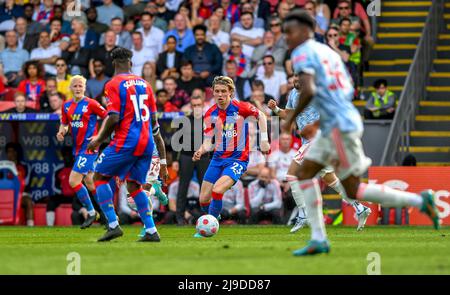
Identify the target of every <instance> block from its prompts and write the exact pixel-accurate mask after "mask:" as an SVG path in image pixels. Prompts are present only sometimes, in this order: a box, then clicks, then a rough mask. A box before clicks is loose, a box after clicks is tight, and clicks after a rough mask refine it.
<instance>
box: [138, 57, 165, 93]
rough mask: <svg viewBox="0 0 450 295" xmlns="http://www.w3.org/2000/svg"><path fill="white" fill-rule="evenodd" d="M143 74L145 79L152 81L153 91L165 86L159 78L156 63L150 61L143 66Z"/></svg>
mask: <svg viewBox="0 0 450 295" xmlns="http://www.w3.org/2000/svg"><path fill="white" fill-rule="evenodd" d="M141 76H142V78H144V80H145V81H147V82H148V83H150V85H151V86H152V89H153V91H156V90H158V89H162V88H163V83H162V82H161V80H159V79H158V76H157V75H156V73H155V64H154V63H153V62H149V61H148V62H146V63H145V64H144V65H143V66H142V73H141Z"/></svg>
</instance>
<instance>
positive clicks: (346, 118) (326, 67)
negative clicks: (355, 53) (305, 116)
mask: <svg viewBox="0 0 450 295" xmlns="http://www.w3.org/2000/svg"><path fill="white" fill-rule="evenodd" d="M291 60H292V64H293V68H294V72H295V73H306V74H310V75H313V76H314V83H315V84H316V93H315V95H314V97H313V99H312V103H311V104H312V105H313V106H314V107H315V109H316V110H317V111H318V112H319V115H320V129H321V130H322V132H323V134H324V135H328V134H329V133H330V132H331V130H332V129H334V128H338V129H339V130H340V131H342V132H354V131H362V130H363V125H362V120H361V116H360V114H359V112H358V110H357V109H356V108H355V107H354V106H353V104H352V98H353V94H354V88H353V85H352V82H351V77H350V75H349V73H348V71H347V69H346V67H345V65H344V63H343V62H342V59H341V57H340V56H339V55H338V54H337V53H336V52H335V51H333V50H332V49H331V48H329V47H328V46H327V45H324V44H321V43H318V42H316V41H314V40H312V39H310V40H308V41H306V42H304V43H303V44H301V45H299V46H298V47H297V48H295V49H294V51H293V52H292V57H291Z"/></svg>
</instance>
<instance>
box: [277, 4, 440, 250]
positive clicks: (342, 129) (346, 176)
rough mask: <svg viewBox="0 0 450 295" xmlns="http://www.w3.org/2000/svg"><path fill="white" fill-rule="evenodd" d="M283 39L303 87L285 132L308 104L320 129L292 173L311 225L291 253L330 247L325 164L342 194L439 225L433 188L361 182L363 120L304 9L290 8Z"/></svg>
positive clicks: (366, 162)
mask: <svg viewBox="0 0 450 295" xmlns="http://www.w3.org/2000/svg"><path fill="white" fill-rule="evenodd" d="M283 26H284V32H285V36H286V43H287V44H288V46H289V48H290V49H291V50H293V51H292V55H291V60H292V63H293V68H294V72H295V73H297V74H298V75H299V81H300V85H301V86H302V91H301V93H300V98H299V103H298V104H297V106H296V108H295V110H294V112H292V114H291V115H290V116H289V117H288V121H287V123H286V125H284V128H283V129H284V130H285V131H286V132H288V131H290V130H291V128H292V124H293V123H294V120H295V118H296V117H297V115H298V114H300V113H301V112H302V111H303V110H304V109H305V108H306V106H308V105H309V104H310V103H311V102H312V105H313V106H314V107H315V108H316V109H317V110H318V112H319V114H320V130H321V133H320V134H319V135H317V136H316V137H315V138H314V140H313V142H312V143H311V146H310V148H309V150H308V152H307V153H306V155H305V157H304V160H303V162H302V164H301V165H300V166H298V169H297V170H296V171H294V173H293V175H294V176H296V177H297V178H298V181H299V187H300V189H301V190H302V192H303V195H304V196H305V204H306V212H307V213H308V220H309V223H310V226H311V232H312V236H311V240H310V241H309V243H308V244H307V246H306V247H304V248H300V249H298V250H296V251H294V252H293V254H294V255H295V256H303V255H312V254H317V253H324V252H327V253H328V252H329V251H330V245H329V242H328V240H327V236H326V231H325V224H324V220H323V212H322V197H321V193H320V187H319V183H318V181H317V179H315V178H314V176H315V175H316V174H317V173H318V172H319V171H320V170H322V169H323V168H324V167H326V166H329V165H332V166H334V167H336V169H335V171H336V174H337V176H338V177H339V178H340V179H342V185H343V186H344V188H345V190H346V192H347V196H348V197H349V198H351V199H358V200H361V201H368V202H374V203H380V204H382V205H383V206H388V207H406V206H413V207H417V208H419V209H420V211H421V212H423V213H425V214H427V215H428V216H429V217H430V219H431V220H432V222H433V225H434V227H435V228H439V217H438V211H437V209H436V206H435V202H434V192H433V191H431V190H426V191H423V192H422V193H421V196H420V195H417V194H414V193H410V192H404V191H398V190H394V189H391V188H389V187H387V186H384V185H379V184H373V183H370V184H365V183H361V182H360V176H361V175H362V174H363V173H364V172H365V171H366V170H367V168H368V167H369V166H370V164H371V160H370V159H369V158H367V157H366V156H365V155H364V151H363V148H362V143H361V136H362V133H363V124H362V120H361V116H360V114H359V112H358V111H357V109H356V108H355V107H354V106H353V104H352V102H351V100H352V97H353V92H354V88H353V86H352V83H351V78H350V76H349V74H348V72H347V70H346V68H345V66H344V64H343V62H342V60H341V58H340V56H339V55H338V54H337V53H335V52H334V51H333V50H332V49H331V48H329V47H328V46H326V45H324V44H321V43H318V42H316V41H314V28H315V21H314V19H313V18H312V17H311V16H310V15H309V14H308V13H307V12H305V11H304V10H294V11H292V12H290V13H289V14H288V16H287V17H286V18H285V19H284V24H283Z"/></svg>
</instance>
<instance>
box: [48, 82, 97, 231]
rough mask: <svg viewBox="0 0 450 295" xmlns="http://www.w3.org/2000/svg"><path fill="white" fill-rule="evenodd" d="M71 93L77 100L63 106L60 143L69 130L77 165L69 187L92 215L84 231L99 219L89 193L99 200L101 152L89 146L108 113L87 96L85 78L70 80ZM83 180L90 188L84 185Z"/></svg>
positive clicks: (73, 170) (58, 137) (87, 220)
mask: <svg viewBox="0 0 450 295" xmlns="http://www.w3.org/2000/svg"><path fill="white" fill-rule="evenodd" d="M70 89H71V90H72V93H73V98H72V99H70V100H68V101H67V102H65V103H64V104H63V106H62V112H61V125H60V127H59V131H58V133H57V134H56V137H57V139H58V140H59V141H64V135H66V133H67V132H68V131H69V129H70V133H71V134H72V139H73V155H74V156H75V163H74V165H73V168H72V172H71V173H70V176H69V184H70V186H71V187H72V188H73V189H74V190H75V192H76V195H77V197H78V199H79V200H80V202H81V204H83V206H84V207H85V208H86V210H87V211H88V217H87V218H86V220H85V221H84V222H83V224H82V225H81V228H82V229H84V228H87V227H89V226H91V224H92V223H93V222H94V221H95V219H96V213H95V210H94V207H93V205H92V201H91V199H90V198H89V193H88V189H89V191H91V193H92V195H93V196H94V197H95V186H94V181H93V178H92V177H93V174H94V162H95V159H96V158H97V155H98V151H97V150H92V151H89V150H87V145H88V143H89V138H90V137H92V136H94V135H96V134H97V116H99V117H100V118H102V119H103V118H105V117H106V110H105V109H104V108H103V107H102V106H101V105H100V104H99V103H98V102H97V101H96V100H93V99H90V98H88V97H86V96H85V95H84V93H85V91H86V79H85V78H84V77H83V76H79V75H76V76H73V77H72V78H71V80H70ZM83 179H84V183H85V184H86V186H84V185H83V182H82V181H83ZM86 187H87V189H86ZM53 214H54V213H53ZM48 218H54V215H53V216H52V215H49V216H48Z"/></svg>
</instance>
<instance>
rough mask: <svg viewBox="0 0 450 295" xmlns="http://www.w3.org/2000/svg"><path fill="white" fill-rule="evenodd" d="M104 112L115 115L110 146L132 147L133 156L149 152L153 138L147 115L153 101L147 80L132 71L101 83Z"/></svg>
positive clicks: (118, 147)
mask: <svg viewBox="0 0 450 295" xmlns="http://www.w3.org/2000/svg"><path fill="white" fill-rule="evenodd" d="M105 97H106V101H107V109H108V114H111V113H115V114H118V115H119V123H118V124H117V126H116V128H115V130H114V138H113V140H111V143H110V144H109V145H110V146H112V147H114V148H115V150H116V152H119V151H121V150H123V149H125V150H132V151H133V155H134V156H141V155H144V154H150V155H151V153H152V152H151V151H152V149H153V145H154V143H153V142H154V141H153V136H152V126H151V114H152V113H156V101H155V97H154V95H153V91H152V88H151V86H150V84H148V82H147V81H145V80H144V79H142V78H141V77H139V76H136V75H133V74H119V75H116V76H115V77H114V78H112V79H111V80H110V81H109V82H108V83H106V85H105Z"/></svg>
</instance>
